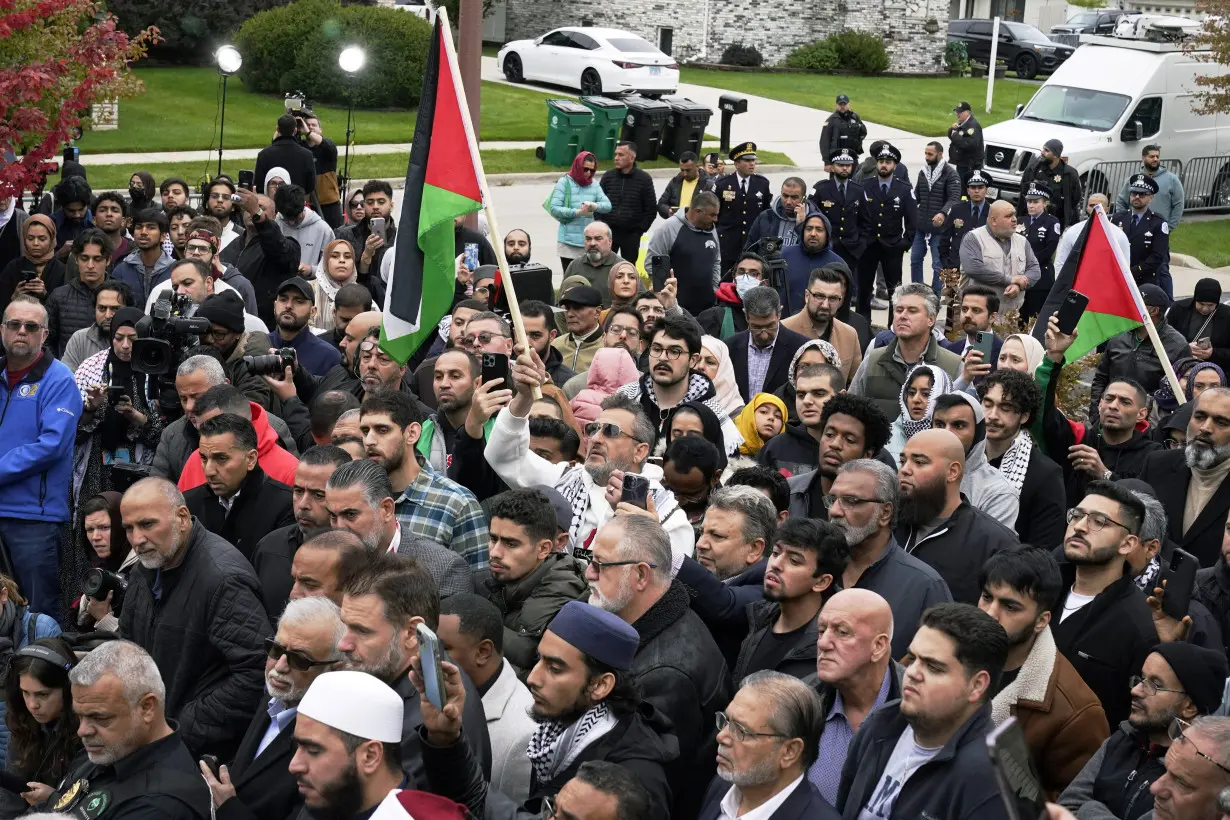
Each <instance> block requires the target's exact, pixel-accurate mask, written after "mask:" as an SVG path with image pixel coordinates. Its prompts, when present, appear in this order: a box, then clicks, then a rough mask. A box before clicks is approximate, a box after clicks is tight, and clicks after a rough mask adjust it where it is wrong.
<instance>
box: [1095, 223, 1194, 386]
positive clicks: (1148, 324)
mask: <svg viewBox="0 0 1230 820" xmlns="http://www.w3.org/2000/svg"><path fill="white" fill-rule="evenodd" d="M1094 208H1095V209H1096V211H1097V214H1098V218H1099V219H1101V220H1102V231H1103V233H1105V234H1106V238H1107V240H1108V244H1109V245H1110V248H1111V251H1112V252H1113V253H1114V254H1115V258H1116V259H1117V260H1119V265H1120V267H1121V269H1122V270H1126V271H1127V272H1128V275H1127V282H1128V287H1130V288H1131V289H1132V296H1133V297H1135V299H1136V303H1137V304H1138V305H1142V306H1144V308H1145V309H1144V310H1143V311H1141V312H1142V313H1143V314H1144V317H1145V333H1146V334H1148V336H1149V341H1150V342H1151V343H1152V344H1153V352H1154V353H1155V354H1156V355H1157V360H1158V361H1159V362H1161V365H1162V371H1163V372H1164V373H1165V374H1166V380H1167V381H1169V382H1170V389H1171V390H1173V391H1174V397H1175V400H1176V401H1177V402H1178V403H1179V404H1180V405H1182V404H1186V403H1187V397H1186V395H1185V394H1184V393H1183V387H1182V386H1181V385H1180V384H1179V377H1178V376H1177V375H1175V372H1174V366H1173V365H1171V363H1170V357H1169V356H1167V355H1166V348H1164V347H1162V337H1161V336H1159V335H1157V328H1156V327H1154V326H1153V317H1152V316H1150V315H1149V308H1148V306H1147V305H1145V303H1144V302H1145V300H1144V297H1142V296H1141V295H1140V288H1139V287H1137V286H1136V279H1135V277H1133V276H1132V274H1131V268H1129V267H1128V260H1126V259H1124V258H1122V257H1121V256H1120V255H1119V249H1118V248H1117V247H1116V246H1115V243H1114V241H1113V240H1111V238H1110V237H1111V233H1110V230H1109V226H1110V220H1109V219H1107V218H1106V212H1105V211H1104V210H1102V206H1101V205H1095V206H1094ZM1103 355H1105V354H1103Z"/></svg>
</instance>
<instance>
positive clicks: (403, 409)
mask: <svg viewBox="0 0 1230 820" xmlns="http://www.w3.org/2000/svg"><path fill="white" fill-rule="evenodd" d="M359 414H360V415H359V429H360V431H361V432H362V433H363V441H364V444H365V446H366V448H367V455H368V457H369V458H371V459H373V460H375V461H376V462H377V463H378V464H380V465H381V466H382V467H384V469H385V470H386V471H388V474H389V480H390V482H391V483H392V485H393V494H394V496H395V498H396V503H397V508H396V514H397V520H398V522H399V523H400V524H401V525H402V527H403V528H404V529H406V530H407V531H409V532H410V533H412V534H414V535H418V536H422V537H423V538H426V539H428V540H429V541H433V542H435V543H437V544H440V545H441V546H444V547H448V548H449V549H451V550H452V551H453V552H455V553H457V554H458V555H460V556H461V557H462V558H464V559H465V560H466V562H467V563H468V564H469V565H470V569H471V571H473V572H475V573H478V572H479V571H481V570H484V569H487V563H488V561H487V540H488V539H487V516H485V515H484V514H483V509H482V507H480V506H479V503H478V500H477V499H476V498H475V497H474V494H473V493H471V492H470V491H469V490H467V489H466V488H465V487H462V486H461V485H460V484H458V483H456V482H455V481H451V480H449V479H448V478H446V477H445V476H444V475H442V474H441V473H437V472H434V471H433V470H432V469H431V467H429V466H428V465H427V464H426V462H424V461H420V458H421V457H420V456H419V455H418V453H417V452H415V449H414V445H415V442H417V441H418V437H419V433H420V432H421V431H422V423H423V416H422V414H421V413H420V412H419V410H418V408H417V407H416V406H415V403H414V400H413V399H411V398H410V397H409V396H407V395H406V394H405V393H401V392H395V391H391V390H380V391H375V392H369V393H368V394H367V396H366V397H365V398H364V399H363V405H362V407H361V408H360V410H359Z"/></svg>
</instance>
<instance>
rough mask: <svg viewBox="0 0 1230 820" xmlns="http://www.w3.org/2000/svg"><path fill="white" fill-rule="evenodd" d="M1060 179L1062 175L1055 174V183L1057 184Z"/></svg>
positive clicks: (1061, 179)
mask: <svg viewBox="0 0 1230 820" xmlns="http://www.w3.org/2000/svg"><path fill="white" fill-rule="evenodd" d="M1062 181H1063V177H1062V176H1061V175H1060V174H1055V184H1056V185H1058V184H1059V183H1060V182H1062Z"/></svg>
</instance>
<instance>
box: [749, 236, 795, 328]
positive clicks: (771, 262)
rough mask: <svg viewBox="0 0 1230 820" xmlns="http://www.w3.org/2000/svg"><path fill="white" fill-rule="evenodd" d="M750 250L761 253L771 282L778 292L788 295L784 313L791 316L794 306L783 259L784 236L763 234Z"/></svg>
mask: <svg viewBox="0 0 1230 820" xmlns="http://www.w3.org/2000/svg"><path fill="white" fill-rule="evenodd" d="M748 250H754V251H755V252H756V253H758V254H760V258H761V259H763V260H764V261H765V264H766V265H767V266H768V268H769V270H768V274H769V282H768V284H769V285H770V286H771V287H773V288H774V289H775V290H776V291H777V292H778V293H781V294H785V295H786V296H787V304H785V305H784V306H783V309H782V315H783V316H789V315H790V314H792V313H794V308H793V306H791V305H790V304H789V291H788V290H787V288H786V260H785V259H782V238H781V237H780V236H762V237H761V238H760V240H759V241H758V242H756V244H754V245H752V247H751V248H749V249H748Z"/></svg>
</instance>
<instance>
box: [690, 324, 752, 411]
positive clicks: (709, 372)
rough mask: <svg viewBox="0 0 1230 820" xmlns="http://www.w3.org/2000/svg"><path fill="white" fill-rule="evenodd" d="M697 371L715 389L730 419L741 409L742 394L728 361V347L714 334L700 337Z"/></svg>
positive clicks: (733, 369)
mask: <svg viewBox="0 0 1230 820" xmlns="http://www.w3.org/2000/svg"><path fill="white" fill-rule="evenodd" d="M696 369H697V371H699V372H701V373H704V374H705V375H706V376H708V377H709V381H711V382H713V387H714V389H715V390H717V397H718V402H719V403H720V404H721V405H722V412H723V413H725V414H726V415H728V416H730V417H731V418H732V419H733V418H734V417H735V416H737V415H738V414H739V411H740V410H742V409H743V404H744V402H743V396H742V395H740V393H739V385H738V383H737V382H736V381H735V367H734V365H732V364H731V363H730V349H729V348H727V347H726V345H725V343H723V342H722V340H721V339H718V338H716V337H714V336H701V337H700V364H699V365H697V367H696Z"/></svg>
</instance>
